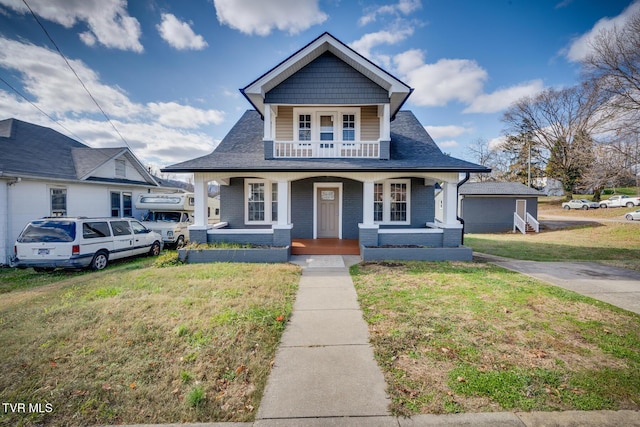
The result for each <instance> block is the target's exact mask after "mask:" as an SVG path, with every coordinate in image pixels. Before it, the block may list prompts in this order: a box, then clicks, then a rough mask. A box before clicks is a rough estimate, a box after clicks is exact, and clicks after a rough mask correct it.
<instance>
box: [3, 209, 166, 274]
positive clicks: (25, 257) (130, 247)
mask: <svg viewBox="0 0 640 427" xmlns="http://www.w3.org/2000/svg"><path fill="white" fill-rule="evenodd" d="M161 250H162V236H160V235H159V234H158V233H156V232H154V231H151V230H149V229H148V228H146V227H145V226H144V225H142V224H141V223H140V222H138V221H136V220H135V219H129V218H82V217H78V218H43V219H38V220H35V221H31V222H30V223H29V224H27V226H26V227H25V228H24V230H22V233H20V236H19V237H18V240H17V241H16V244H15V247H14V252H15V256H14V259H13V261H12V263H11V265H12V266H14V267H18V268H27V267H33V269H34V270H36V271H51V270H54V269H56V268H87V267H89V268H91V269H92V270H102V269H103V268H105V267H106V266H107V264H108V263H109V260H110V259H119V258H125V257H129V256H134V255H141V254H149V255H154V256H155V255H158V254H160V251H161Z"/></svg>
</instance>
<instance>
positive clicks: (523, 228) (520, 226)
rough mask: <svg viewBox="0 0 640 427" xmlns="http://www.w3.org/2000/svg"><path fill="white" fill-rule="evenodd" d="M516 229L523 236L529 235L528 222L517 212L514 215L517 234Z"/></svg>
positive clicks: (514, 226)
mask: <svg viewBox="0 0 640 427" xmlns="http://www.w3.org/2000/svg"><path fill="white" fill-rule="evenodd" d="M516 229H517V230H519V231H520V232H521V233H522V234H527V222H526V221H525V220H524V219H523V218H520V215H518V213H517V212H514V213H513V232H514V233H515V232H516Z"/></svg>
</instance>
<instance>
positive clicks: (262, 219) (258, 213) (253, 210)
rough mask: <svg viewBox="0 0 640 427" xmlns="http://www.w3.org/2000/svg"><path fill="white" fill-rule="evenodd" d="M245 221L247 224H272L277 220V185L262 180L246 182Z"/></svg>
mask: <svg viewBox="0 0 640 427" xmlns="http://www.w3.org/2000/svg"><path fill="white" fill-rule="evenodd" d="M245 182H246V185H245V194H246V200H247V204H246V206H245V219H246V222H247V223H264V224H267V223H272V222H275V221H277V220H278V184H277V183H275V182H270V181H267V180H262V179H251V180H246V181H245Z"/></svg>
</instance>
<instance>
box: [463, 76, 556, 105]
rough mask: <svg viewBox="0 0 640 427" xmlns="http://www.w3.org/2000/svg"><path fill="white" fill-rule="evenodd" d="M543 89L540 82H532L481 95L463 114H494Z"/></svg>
mask: <svg viewBox="0 0 640 427" xmlns="http://www.w3.org/2000/svg"><path fill="white" fill-rule="evenodd" d="M543 89H544V85H543V84H542V80H539V79H538V80H533V81H530V82H525V83H521V84H519V85H515V86H511V87H508V88H505V89H500V90H496V91H495V92H493V93H489V94H486V93H483V94H482V95H479V96H478V97H477V98H475V99H474V100H473V102H471V104H470V105H469V106H468V107H467V108H465V109H464V110H463V111H462V112H463V113H496V112H498V111H501V110H504V109H506V108H508V107H509V106H510V105H511V104H512V103H514V102H515V101H517V100H518V99H520V98H523V97H525V96H535V95H536V94H538V93H540V92H541V91H542V90H543Z"/></svg>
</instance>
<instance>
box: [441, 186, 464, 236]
mask: <svg viewBox="0 0 640 427" xmlns="http://www.w3.org/2000/svg"><path fill="white" fill-rule="evenodd" d="M442 196H443V201H442V210H443V212H442V219H443V221H444V223H445V224H446V225H449V226H450V225H459V224H460V222H458V219H457V216H458V215H457V213H458V187H457V183H456V182H447V181H445V182H444V188H443V192H442Z"/></svg>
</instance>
